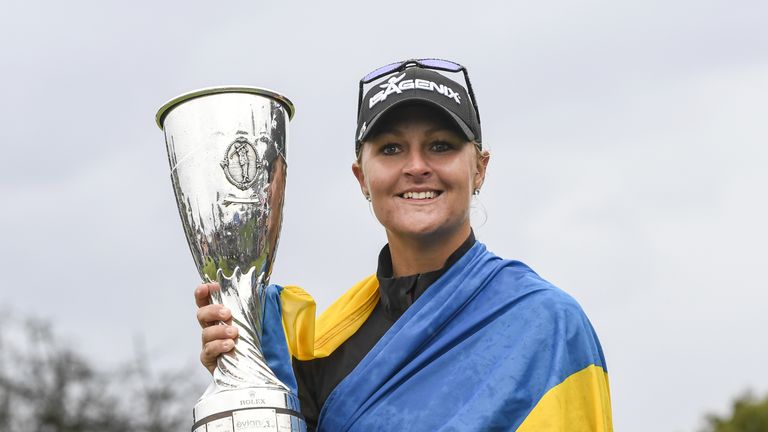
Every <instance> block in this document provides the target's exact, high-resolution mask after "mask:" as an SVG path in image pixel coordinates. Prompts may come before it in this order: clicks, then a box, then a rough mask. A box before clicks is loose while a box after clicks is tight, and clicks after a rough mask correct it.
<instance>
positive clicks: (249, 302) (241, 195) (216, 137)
mask: <svg viewBox="0 0 768 432" xmlns="http://www.w3.org/2000/svg"><path fill="white" fill-rule="evenodd" d="M292 114H293V105H292V104H291V103H290V101H288V99H286V98H285V97H283V96H281V95H278V94H277V93H274V92H271V91H269V90H265V89H259V88H254V87H217V88H211V89H203V90H198V91H195V92H191V93H187V94H185V95H182V96H179V97H178V98H175V99H173V100H171V101H170V102H168V103H167V104H165V105H164V106H163V107H162V108H161V109H160V111H158V113H157V116H156V119H157V121H158V124H159V125H160V126H161V127H162V128H163V130H164V132H165V140H166V145H167V149H168V157H169V162H170V166H171V182H172V184H173V189H174V192H175V194H176V202H177V204H178V208H179V214H180V216H181V220H182V224H183V226H184V232H185V233H186V237H187V241H188V243H189V247H190V250H191V251H192V257H193V258H194V261H195V264H196V266H197V269H198V270H199V272H200V276H201V277H202V278H203V280H205V281H209V282H210V281H215V282H218V283H219V284H220V286H221V291H218V292H214V293H212V295H211V298H212V301H213V302H214V303H218V304H224V305H225V306H227V307H228V308H229V309H230V310H231V311H232V316H233V320H232V321H233V325H235V326H236V327H237V329H238V331H239V337H238V339H237V342H236V344H235V349H234V352H233V353H232V354H227V355H222V356H220V357H219V359H218V364H217V367H216V370H215V371H214V374H213V377H214V379H213V383H212V384H211V385H210V386H209V388H208V389H207V390H206V392H205V394H204V395H203V396H202V397H201V399H200V400H199V401H198V403H197V405H196V406H195V409H194V420H195V427H194V430H195V431H198V430H206V428H208V430H217V431H226V430H229V427H228V426H226V425H227V424H228V423H227V422H231V423H232V425H231V428H232V430H238V431H241V430H242V431H251V430H253V431H255V430H259V431H261V430H286V431H298V430H305V428H306V426H304V422H303V420H301V418H300V414H299V409H298V408H299V406H298V400H296V397H295V396H294V395H292V394H291V393H290V391H289V390H288V388H287V387H286V386H285V385H284V384H283V383H282V382H280V381H279V380H278V379H277V378H276V377H275V375H274V373H273V372H272V371H271V370H270V369H269V367H268V366H267V364H266V362H265V360H264V356H263V354H262V350H261V335H262V316H263V308H264V296H265V294H266V292H265V290H266V286H267V284H268V282H269V275H270V272H271V270H272V262H273V259H274V256H275V251H276V250H277V243H278V238H279V233H280V225H281V223H282V209H283V196H284V191H285V176H286V169H287V166H286V161H285V149H286V141H287V132H288V130H287V126H288V122H289V120H290V117H291V115H292ZM238 418H239V419H240V420H237V419H238ZM270 419H272V420H270ZM238 421H239V423H238ZM213 423H215V425H214V424H213ZM206 425H208V426H206ZM286 425H287V426H286ZM272 426H274V427H272Z"/></svg>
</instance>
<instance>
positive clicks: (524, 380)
mask: <svg viewBox="0 0 768 432" xmlns="http://www.w3.org/2000/svg"><path fill="white" fill-rule="evenodd" d="M377 301H378V283H377V280H376V277H375V276H370V277H368V278H366V279H365V280H363V281H361V282H360V283H358V284H357V285H355V286H354V287H353V288H352V289H350V290H349V291H348V292H347V293H346V294H344V295H343V296H342V297H341V298H339V299H338V300H337V301H336V302H335V303H334V304H333V305H332V306H331V307H330V308H329V309H328V310H327V311H326V312H324V313H323V314H322V315H321V316H320V317H319V318H318V319H317V320H315V318H314V315H315V306H314V301H312V299H311V297H309V296H308V295H307V294H306V293H304V292H303V291H302V290H301V289H300V288H297V287H285V288H284V289H282V291H281V293H280V307H281V308H282V321H283V329H284V332H285V338H286V341H287V343H288V350H289V351H290V354H291V355H292V356H293V357H295V358H297V359H301V360H307V359H312V358H317V357H325V356H328V355H330V354H331V353H332V352H333V350H334V349H336V348H337V347H338V346H339V345H341V343H343V342H344V341H345V340H346V339H347V338H348V337H349V336H350V335H352V334H354V332H355V331H357V329H358V328H359V327H360V326H361V325H362V324H363V322H364V321H365V319H366V318H367V317H368V316H369V315H370V313H371V311H372V310H373V308H374V306H375V305H376V302H377ZM278 316H279V315H278ZM267 328H268V326H267ZM286 372H287V371H286ZM294 385H295V384H294ZM318 430H319V431H328V432H330V431H333V432H337V431H441V430H445V431H508V430H509V431H514V430H517V431H526V432H527V431H569V432H570V431H585V432H586V431H590V432H592V431H600V432H609V431H612V430H613V428H612V423H611V405H610V394H609V388H608V376H607V370H606V366H605V359H604V357H603V353H602V349H601V347H600V343H599V341H598V339H597V336H596V334H595V332H594V329H593V328H592V326H591V324H590V323H589V320H588V319H587V317H586V315H585V314H584V312H583V311H582V309H581V307H580V306H579V305H578V304H577V303H576V301H575V300H574V299H573V298H572V297H570V296H569V295H567V294H566V293H564V292H563V291H561V290H560V289H558V288H556V287H555V286H553V285H551V284H550V283H548V282H547V281H545V280H543V279H542V278H540V277H539V276H538V275H537V274H536V273H535V272H534V271H533V270H531V269H530V268H529V267H527V266H526V265H525V264H523V263H521V262H518V261H509V260H503V259H501V258H499V257H497V256H495V255H494V254H492V253H491V252H488V251H487V250H486V248H485V246H484V245H483V244H482V243H479V242H477V243H475V245H474V246H473V247H472V248H471V249H470V250H469V251H468V252H467V253H466V254H465V255H464V256H463V257H462V258H461V259H459V261H458V262H456V263H455V264H454V265H453V266H451V268H450V269H448V271H446V273H445V274H443V276H442V277H441V278H440V279H438V280H437V281H436V282H435V283H434V284H433V285H432V286H430V287H429V289H427V291H426V292H425V293H424V294H422V295H421V296H420V297H419V298H418V299H417V300H416V302H414V303H413V305H411V307H410V308H409V309H408V310H407V311H406V312H405V314H403V316H402V317H401V318H400V319H399V320H398V321H397V322H396V323H395V324H394V325H393V326H392V327H391V328H390V329H389V331H388V332H387V333H386V334H385V335H384V336H383V337H382V338H381V340H379V342H378V343H377V344H376V345H375V346H374V348H373V349H372V350H371V351H370V352H369V353H368V355H366V357H365V358H364V359H363V360H362V362H361V363H360V364H359V365H357V367H356V368H355V369H354V370H353V371H352V372H351V373H350V375H348V376H347V377H346V378H345V379H344V380H343V381H342V382H341V383H340V384H339V385H338V386H337V387H336V389H335V390H334V391H333V392H332V393H331V395H330V396H329V398H328V400H327V401H326V403H325V405H324V406H323V409H322V412H321V414H320V419H319V425H318Z"/></svg>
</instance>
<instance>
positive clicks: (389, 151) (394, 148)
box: [379, 143, 402, 156]
mask: <svg viewBox="0 0 768 432" xmlns="http://www.w3.org/2000/svg"><path fill="white" fill-rule="evenodd" d="M379 151H381V154H383V155H386V156H390V155H393V154H397V153H400V152H401V151H402V149H401V148H400V144H395V143H388V144H384V145H383V146H381V149H379Z"/></svg>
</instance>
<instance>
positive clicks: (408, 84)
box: [368, 74, 461, 109]
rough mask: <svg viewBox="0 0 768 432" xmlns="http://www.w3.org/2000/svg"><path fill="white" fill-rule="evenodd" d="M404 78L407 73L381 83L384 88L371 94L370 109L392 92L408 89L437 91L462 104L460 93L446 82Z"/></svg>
mask: <svg viewBox="0 0 768 432" xmlns="http://www.w3.org/2000/svg"><path fill="white" fill-rule="evenodd" d="M403 78H405V74H402V75H400V76H399V77H398V76H393V77H391V78H390V79H388V80H387V82H385V83H384V84H380V85H379V87H380V88H382V89H384V90H381V91H379V92H378V93H376V94H374V95H373V96H371V98H370V99H369V100H368V109H371V108H373V107H374V105H376V104H377V103H379V102H383V101H385V100H387V97H388V96H389V95H391V94H392V93H398V94H400V93H402V92H404V91H406V90H413V89H419V90H427V91H433V92H437V93H440V94H441V95H443V96H445V97H447V98H449V99H452V100H454V101H456V103H457V104H461V97H460V96H459V94H458V93H457V92H455V91H454V90H453V89H452V88H450V87H448V86H447V85H445V84H438V83H436V82H434V81H429V80H425V79H420V78H416V79H407V80H406V79H403Z"/></svg>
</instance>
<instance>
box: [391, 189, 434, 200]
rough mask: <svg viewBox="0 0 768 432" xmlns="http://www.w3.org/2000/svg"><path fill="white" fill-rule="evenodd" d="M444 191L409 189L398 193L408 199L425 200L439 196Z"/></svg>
mask: <svg viewBox="0 0 768 432" xmlns="http://www.w3.org/2000/svg"><path fill="white" fill-rule="evenodd" d="M442 193H443V191H438V190H428V191H409V192H404V193H401V194H400V195H398V196H399V197H400V198H403V199H406V200H412V201H424V200H430V199H434V198H437V197H438V196H440V195H441V194H442Z"/></svg>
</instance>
